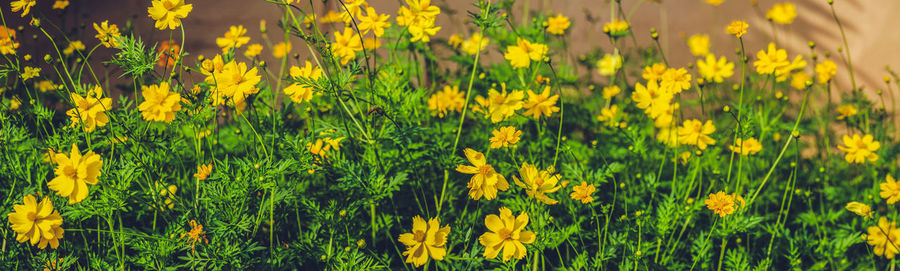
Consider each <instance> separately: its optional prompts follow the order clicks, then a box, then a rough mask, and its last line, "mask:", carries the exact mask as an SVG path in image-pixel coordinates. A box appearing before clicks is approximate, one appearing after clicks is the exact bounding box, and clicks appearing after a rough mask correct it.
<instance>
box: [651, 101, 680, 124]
mask: <svg viewBox="0 0 900 271" xmlns="http://www.w3.org/2000/svg"><path fill="white" fill-rule="evenodd" d="M658 107H659V109H655V110H653V109H651V110H650V113H655V114H658V115H657V116H656V118H655V119H654V121H653V126H656V128H665V129H670V128H675V127H676V126H677V124H675V122H674V121H673V120H675V111H676V110H678V108H680V107H681V104H679V103H671V104H666V105H665V106H663V105H662V104H661V105H660V106H658Z"/></svg>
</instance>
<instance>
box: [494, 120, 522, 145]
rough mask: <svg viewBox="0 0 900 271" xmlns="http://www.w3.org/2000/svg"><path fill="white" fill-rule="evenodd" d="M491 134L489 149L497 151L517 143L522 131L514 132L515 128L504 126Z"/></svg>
mask: <svg viewBox="0 0 900 271" xmlns="http://www.w3.org/2000/svg"><path fill="white" fill-rule="evenodd" d="M491 134H493V135H494V136H493V137H491V149H499V148H500V147H509V145H515V144H516V143H519V139H520V138H519V136H521V135H522V131H516V127H512V126H506V127H500V129H498V130H494V131H492V132H491Z"/></svg>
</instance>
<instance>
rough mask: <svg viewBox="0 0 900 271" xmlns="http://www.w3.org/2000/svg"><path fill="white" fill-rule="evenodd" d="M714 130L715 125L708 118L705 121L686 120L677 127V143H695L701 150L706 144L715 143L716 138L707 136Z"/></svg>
mask: <svg viewBox="0 0 900 271" xmlns="http://www.w3.org/2000/svg"><path fill="white" fill-rule="evenodd" d="M715 131H716V126H715V125H713V123H712V121H710V120H707V121H706V123H702V122H700V121H699V120H696V119H690V120H686V121H684V123H682V125H681V127H678V143H679V144H685V145H696V146H697V147H698V148H700V149H701V150H705V149H706V146H707V145H712V144H716V140H714V139H712V138H710V137H709V135H710V134H712V133H713V132H715Z"/></svg>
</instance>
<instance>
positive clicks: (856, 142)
mask: <svg viewBox="0 0 900 271" xmlns="http://www.w3.org/2000/svg"><path fill="white" fill-rule="evenodd" d="M874 139H875V138H874V137H873V136H872V135H870V134H866V135H864V136H860V135H859V134H854V135H853V137H850V136H847V135H844V137H843V138H841V140H842V141H843V143H844V146H838V149H840V150H842V151H844V152H846V153H847V155H846V156H844V159H845V160H847V163H859V164H861V163H865V162H866V161H869V162H875V161H876V160H878V154H876V153H875V151H877V150H878V149H879V148H881V143H879V142H878V141H875V140H874Z"/></svg>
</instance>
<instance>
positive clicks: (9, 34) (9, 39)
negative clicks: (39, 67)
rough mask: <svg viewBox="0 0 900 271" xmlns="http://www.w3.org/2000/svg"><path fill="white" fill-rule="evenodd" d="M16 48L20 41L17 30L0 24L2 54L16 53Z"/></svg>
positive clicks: (0, 48) (0, 51) (0, 52)
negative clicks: (18, 40)
mask: <svg viewBox="0 0 900 271" xmlns="http://www.w3.org/2000/svg"><path fill="white" fill-rule="evenodd" d="M16 48H19V42H17V41H16V32H15V30H12V29H9V28H6V27H4V26H2V25H0V54H4V55H11V54H15V53H16Z"/></svg>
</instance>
